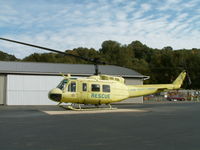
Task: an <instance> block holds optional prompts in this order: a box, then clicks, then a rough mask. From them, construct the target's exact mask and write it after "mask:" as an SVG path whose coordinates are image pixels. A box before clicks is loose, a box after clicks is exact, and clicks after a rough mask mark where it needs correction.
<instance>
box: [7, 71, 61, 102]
mask: <svg viewBox="0 0 200 150" xmlns="http://www.w3.org/2000/svg"><path fill="white" fill-rule="evenodd" d="M62 79H63V77H62V76H37V75H8V76H7V93H6V94H7V102H6V104H7V105H56V104H57V103H56V102H53V101H51V100H49V99H48V92H49V91H50V90H51V89H52V88H55V87H56V86H57V85H58V84H59V82H60V81H61V80H62Z"/></svg>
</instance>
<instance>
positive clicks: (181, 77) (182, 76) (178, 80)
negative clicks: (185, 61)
mask: <svg viewBox="0 0 200 150" xmlns="http://www.w3.org/2000/svg"><path fill="white" fill-rule="evenodd" d="M185 77H186V71H183V72H181V73H180V75H179V76H178V77H177V78H176V80H175V81H174V82H173V85H174V87H175V88H180V87H181V85H182V84H183V81H184V79H185Z"/></svg>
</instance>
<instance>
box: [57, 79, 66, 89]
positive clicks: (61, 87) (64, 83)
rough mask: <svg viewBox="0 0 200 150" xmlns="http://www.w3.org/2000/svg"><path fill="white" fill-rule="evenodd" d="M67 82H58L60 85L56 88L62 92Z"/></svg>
mask: <svg viewBox="0 0 200 150" xmlns="http://www.w3.org/2000/svg"><path fill="white" fill-rule="evenodd" d="M67 82H68V80H67V79H64V80H62V81H61V82H60V84H59V85H58V86H57V88H59V89H61V90H64V88H65V86H66V84H67Z"/></svg>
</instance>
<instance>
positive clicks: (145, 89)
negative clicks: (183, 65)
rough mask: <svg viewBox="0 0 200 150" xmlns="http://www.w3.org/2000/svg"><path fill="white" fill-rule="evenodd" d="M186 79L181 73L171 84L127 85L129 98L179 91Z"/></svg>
mask: <svg viewBox="0 0 200 150" xmlns="http://www.w3.org/2000/svg"><path fill="white" fill-rule="evenodd" d="M185 77H186V72H185V71H183V72H181V73H180V75H179V76H178V77H177V78H176V80H175V81H174V82H173V83H172V84H149V85H127V87H128V91H129V97H138V96H144V95H150V94H154V93H159V92H163V91H166V90H174V89H179V88H180V87H181V85H182V83H183V81H184V79H185Z"/></svg>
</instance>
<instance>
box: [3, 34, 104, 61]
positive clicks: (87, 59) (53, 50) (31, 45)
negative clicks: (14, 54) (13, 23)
mask: <svg viewBox="0 0 200 150" xmlns="http://www.w3.org/2000/svg"><path fill="white" fill-rule="evenodd" d="M0 40H4V41H8V42H13V43H17V44H22V45H26V46H30V47H35V48H38V49H43V50H46V51H50V52H55V53H60V54H63V55H67V56H72V57H76V58H79V59H82V60H85V61H89V62H92V63H101V64H104V63H103V62H101V61H99V60H96V59H89V58H85V57H82V56H77V55H73V54H68V53H66V52H62V51H60V50H56V49H51V48H47V47H43V46H38V45H33V44H29V43H25V42H20V41H15V40H10V39H6V38H1V37H0Z"/></svg>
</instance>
